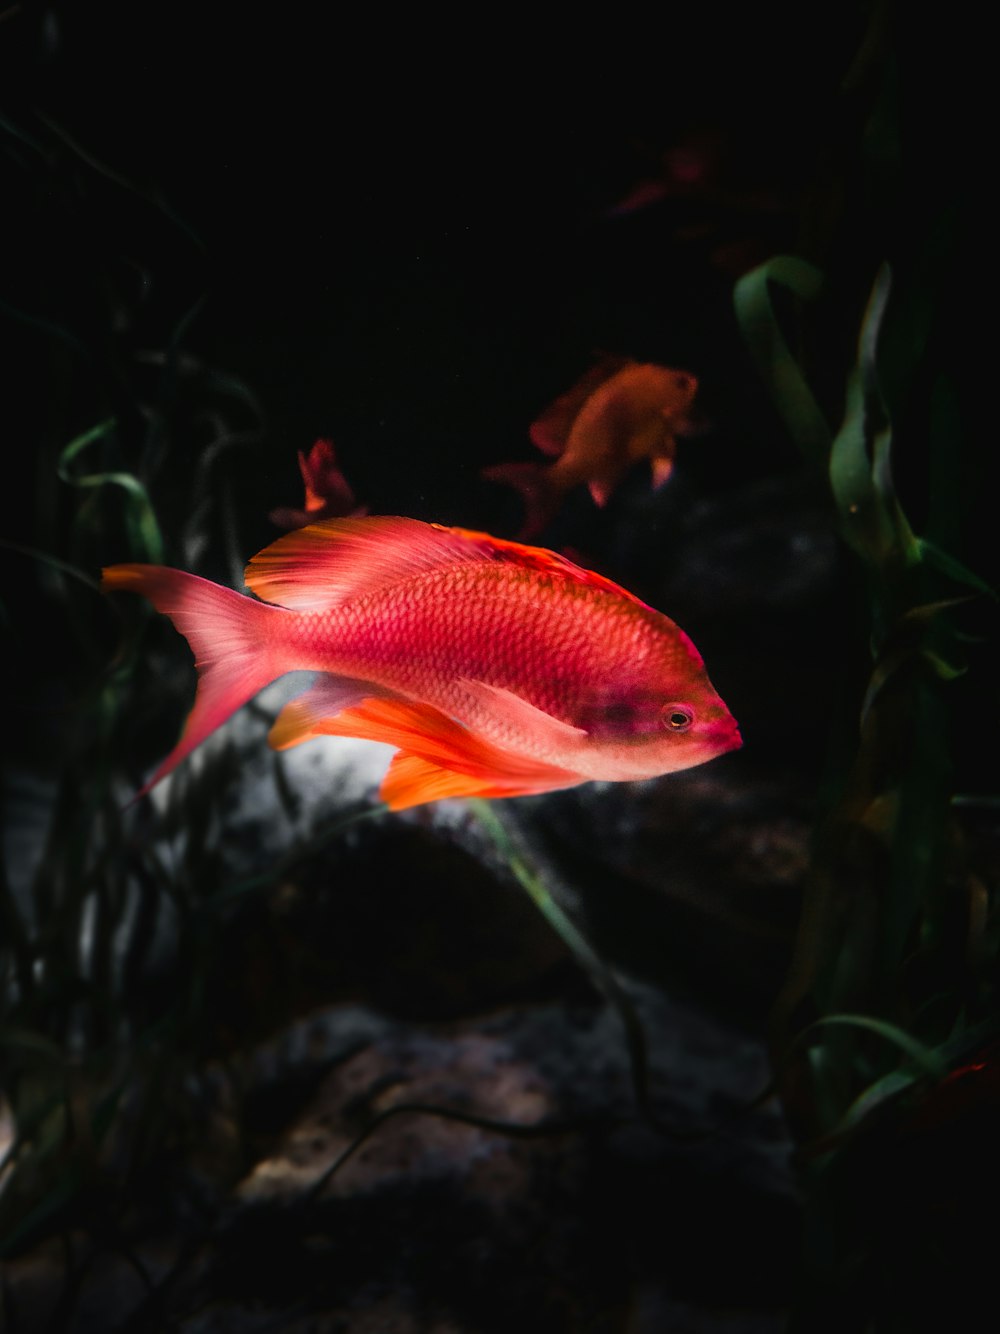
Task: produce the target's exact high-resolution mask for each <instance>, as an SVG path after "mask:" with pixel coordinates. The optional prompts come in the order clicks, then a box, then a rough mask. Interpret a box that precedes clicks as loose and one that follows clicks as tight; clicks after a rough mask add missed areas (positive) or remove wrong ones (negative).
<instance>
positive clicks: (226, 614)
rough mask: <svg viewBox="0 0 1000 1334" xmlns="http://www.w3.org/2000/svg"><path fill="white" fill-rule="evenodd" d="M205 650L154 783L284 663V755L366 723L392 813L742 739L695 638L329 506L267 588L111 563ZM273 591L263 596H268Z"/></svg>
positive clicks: (621, 769) (588, 583)
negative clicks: (304, 686)
mask: <svg viewBox="0 0 1000 1334" xmlns="http://www.w3.org/2000/svg"><path fill="white" fill-rule="evenodd" d="M103 577H104V586H105V587H106V588H108V589H116V590H117V589H122V590H131V591H133V592H137V593H142V594H144V595H145V596H146V597H147V598H149V600H150V601H151V602H152V603H153V605H154V606H155V607H156V608H157V610H158V611H161V612H164V613H165V614H166V615H168V616H169V617H170V618H171V620H172V622H173V624H174V626H175V627H176V629H177V630H179V631H180V633H181V634H182V635H184V636H185V638H186V639H187V640H188V643H189V644H190V646H191V648H192V649H193V651H194V655H195V666H196V667H197V670H198V687H197V693H196V695H195V702H194V707H193V709H192V711H191V714H190V716H189V717H188V720H187V723H186V725H185V727H184V730H183V733H182V735H181V738H180V740H179V742H178V743H177V745H176V746H175V747H174V749H173V750H172V751H171V753H170V754H169V755H168V756H167V758H166V759H165V760H164V761H163V763H162V764H161V765H160V766H159V768H158V769H157V770H156V772H155V773H154V774H153V777H152V778H151V779H150V781H149V783H148V784H147V785H146V787H145V788H144V789H143V791H147V790H148V789H149V788H150V787H152V786H153V784H154V783H157V782H159V780H160V779H161V778H163V777H164V776H165V775H167V774H168V773H170V771H171V770H172V769H174V768H175V767H176V765H177V764H179V763H180V761H181V760H183V759H184V757H185V756H186V755H188V754H190V752H191V751H192V750H194V748H195V747H196V746H198V745H199V744H200V743H201V742H202V741H203V740H204V739H205V738H206V737H207V736H208V735H209V734H210V733H211V732H213V731H214V730H215V729H216V728H217V727H219V726H220V725H221V724H222V723H223V722H225V720H226V719H227V718H228V717H230V715H231V714H233V713H234V712H235V711H236V710H237V709H238V708H239V707H240V706H241V705H242V704H245V703H246V702H247V701H248V700H249V699H250V698H251V697H252V696H254V695H256V694H257V693H258V691H260V690H262V689H263V688H264V687H265V686H267V685H268V684H270V682H272V681H273V680H275V679H276V678H277V677H280V676H282V675H283V674H284V673H286V672H290V671H296V670H299V669H306V670H312V671H315V672H319V673H320V676H319V678H318V680H317V681H316V682H315V683H314V684H313V685H312V686H311V687H310V688H309V689H308V690H307V691H306V692H305V693H304V694H303V695H301V696H299V697H298V698H297V699H294V700H292V701H291V702H290V703H288V704H286V705H285V707H284V708H283V710H282V711H281V713H280V714H279V716H278V718H277V720H276V721H275V723H274V725H273V727H272V729H271V732H270V736H269V740H270V742H271V745H272V746H274V747H275V748H277V749H283V748H285V747H288V746H294V745H298V744H299V743H300V742H303V741H307V740H309V739H310V738H312V737H318V736H351V737H366V738H370V739H372V740H375V741H383V742H388V743H389V744H391V745H394V746H397V747H398V748H399V751H398V754H397V755H396V756H395V757H394V758H393V760H392V763H391V764H390V767H389V770H388V773H387V774H386V777H385V779H384V781H383V783H382V786H381V790H380V792H381V796H382V798H383V799H384V800H385V801H386V802H387V803H388V804H389V806H390V807H391V808H392V809H393V810H403V809H405V808H407V807H410V806H417V805H420V804H421V803H424V802H430V801H436V800H438V799H439V798H441V797H455V796H481V797H510V796H517V795H520V794H524V793H534V792H547V791H551V790H554V789H556V788H567V787H574V786H576V785H577V784H579V783H584V782H587V781H588V780H591V779H604V780H626V779H641V778H652V777H655V776H656V775H658V774H663V773H668V772H671V771H672V770H676V769H685V768H687V767H689V766H690V765H694V764H700V763H702V762H703V761H705V760H710V759H712V758H713V757H714V756H716V755H721V754H723V753H724V752H725V751H728V750H732V749H734V748H736V747H738V746H739V745H740V744H741V741H740V734H739V731H738V729H737V725H736V723H735V721H734V720H733V718H732V716H731V715H730V713H729V710H728V709H727V708H726V706H725V704H724V703H723V702H722V700H721V699H720V698H719V696H718V695H717V694H716V692H715V690H714V689H713V688H712V685H711V683H710V681H709V679H708V677H707V675H706V674H705V669H704V666H703V664H702V660H701V658H700V656H699V654H698V651H697V649H696V648H695V646H694V645H693V644H692V642H691V640H690V639H689V638H688V637H687V635H686V634H685V633H684V632H683V631H682V630H681V629H680V628H679V627H678V626H676V625H675V624H674V622H673V621H671V620H669V619H668V618H667V617H666V616H664V615H661V613H660V612H658V611H654V610H653V609H652V608H651V607H648V606H646V605H645V604H644V603H642V602H640V601H639V599H638V598H636V597H634V596H633V595H632V594H631V593H628V592H626V591H625V589H623V588H620V587H619V586H618V585H617V584H614V583H612V582H611V581H610V580H609V579H606V578H604V577H603V576H601V575H598V574H593V573H591V572H589V571H587V570H584V569H581V568H580V567H579V566H577V565H573V564H571V562H569V561H568V560H565V559H564V558H563V557H561V556H557V555H555V554H554V553H553V552H551V551H545V550H542V549H541V548H538V547H529V546H523V545H521V544H520V543H517V542H508V541H504V540H502V539H500V538H495V537H490V536H489V535H488V534H486V533H475V532H469V531H467V530H465V529H461V528H443V527H439V526H438V525H436V524H428V523H422V522H420V521H419V520H416V519H405V518H383V517H379V518H355V519H329V520H325V521H323V522H321V523H317V524H312V525H310V526H309V527H307V528H301V529H298V530H297V531H295V532H291V533H288V534H286V535H285V536H284V537H281V538H279V539H278V540H277V541H276V542H274V543H272V544H271V545H270V546H268V547H266V548H265V549H264V550H263V551H261V552H260V553H259V554H258V555H256V556H254V558H253V559H252V560H251V561H250V564H249V565H248V566H247V570H246V582H247V585H248V587H249V588H250V590H251V591H252V592H253V593H254V594H256V595H257V596H256V598H254V597H248V596H246V595H245V594H242V593H237V592H234V591H233V590H232V589H229V588H223V587H221V586H220V585H218V584H214V583H212V582H210V581H209V580H206V579H202V578H199V577H198V576H196V575H192V574H186V573H184V572H183V571H181V570H172V569H167V568H164V567H163V566H159V565H112V566H109V567H108V568H106V569H105V570H104V572H103ZM258 599H262V600H258Z"/></svg>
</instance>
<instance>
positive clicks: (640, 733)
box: [579, 618, 743, 779]
mask: <svg viewBox="0 0 1000 1334" xmlns="http://www.w3.org/2000/svg"><path fill="white" fill-rule="evenodd" d="M664 619H665V618H664ZM668 624H672V623H668ZM672 631H673V633H672V635H671V636H669V637H668V638H667V639H666V642H664V643H662V644H661V645H659V646H658V648H659V651H658V652H654V653H651V654H649V655H648V656H646V655H643V654H641V653H640V654H637V655H636V658H635V659H633V660H631V661H629V662H628V663H623V664H622V669H621V671H619V672H614V673H612V674H609V676H608V677H607V679H605V680H604V681H603V682H601V683H600V684H599V685H597V686H594V687H592V689H591V690H590V692H589V695H588V698H587V699H586V701H584V702H583V704H582V706H581V709H580V713H579V725H580V726H581V727H582V728H584V729H585V730H586V733H587V738H588V742H587V749H588V751H589V757H588V767H593V768H594V770H595V771H594V772H593V773H592V774H591V776H592V777H595V778H605V779H638V778H654V777H656V776H657V775H658V774H664V773H672V772H674V771H676V770H678V769H688V768H691V767H692V766H693V765H696V764H703V763H704V762H705V761H706V760H711V759H714V758H715V757H716V756H718V755H724V754H725V753H726V752H727V751H730V750H737V749H739V747H740V746H742V744H743V740H742V738H741V736H740V730H739V726H738V725H737V722H736V719H735V718H734V717H733V715H732V714H731V713H730V712H729V709H728V708H727V707H726V705H725V703H724V702H723V700H722V698H721V697H720V696H719V694H718V693H717V691H716V690H715V688H714V686H713V685H712V683H711V681H710V680H709V678H708V674H707V673H706V671H705V668H704V665H703V664H702V660H701V657H700V655H699V654H698V651H697V649H696V648H695V647H694V645H693V644H692V642H691V640H690V639H689V638H688V637H687V635H685V634H684V632H683V631H681V630H680V629H678V628H677V627H676V626H672ZM597 769H599V770H600V772H596V770H597Z"/></svg>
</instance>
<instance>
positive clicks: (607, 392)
mask: <svg viewBox="0 0 1000 1334" xmlns="http://www.w3.org/2000/svg"><path fill="white" fill-rule="evenodd" d="M697 392H698V380H697V377H696V376H694V375H692V374H691V372H690V371H682V370H674V369H671V368H670V367H668V366H657V365H654V364H653V363H651V362H641V361H635V360H633V359H632V358H622V357H607V358H604V359H603V360H602V361H600V362H599V363H598V364H597V365H596V366H594V367H592V369H591V370H590V371H588V372H587V374H586V375H584V376H583V377H582V378H581V379H580V380H579V381H578V382H577V383H576V384H575V385H574V386H573V388H572V389H570V390H568V391H567V392H566V393H565V394H562V395H560V396H559V397H558V398H557V399H556V400H555V401H554V402H553V403H551V404H550V405H549V407H548V408H546V409H545V411H544V412H543V413H542V414H541V416H540V417H538V418H537V419H536V420H535V421H534V422H533V423H532V425H531V428H530V436H531V440H532V442H533V444H534V445H535V446H536V447H537V448H538V449H540V450H541V451H542V452H543V453H544V454H548V455H550V456H552V457H554V458H555V462H554V463H552V464H549V465H548V466H545V465H540V464H537V463H501V464H494V465H491V466H490V467H488V468H485V469H483V472H482V476H483V477H484V478H485V479H486V480H488V481H494V482H504V483H507V484H509V485H511V486H515V487H517V488H518V489H519V490H520V491H521V493H522V497H523V499H524V504H525V514H524V521H523V524H522V527H521V529H520V532H519V534H518V536H519V538H520V539H521V540H527V539H528V538H532V537H537V536H538V534H539V533H541V532H542V531H543V530H544V529H545V528H546V527H547V525H548V524H549V523H550V522H551V521H552V519H553V517H554V516H555V514H556V513H557V511H558V509H559V506H560V504H561V502H562V499H563V497H564V496H565V495H566V493H567V492H569V491H571V490H573V489H574V488H575V487H577V486H583V485H586V486H587V487H588V489H589V491H590V494H591V496H592V498H593V500H594V503H595V504H596V505H598V506H599V507H602V508H603V507H604V506H605V505H606V504H607V503H608V500H609V499H610V497H611V495H612V493H613V492H614V490H615V488H616V487H617V486H618V485H619V483H620V482H621V480H622V478H623V477H624V476H625V474H626V473H627V472H628V471H629V469H630V468H632V467H633V465H634V464H636V463H638V462H639V461H640V460H641V459H649V462H650V465H651V469H652V476H653V486H654V488H659V487H661V486H663V484H664V483H665V482H666V481H667V479H668V478H669V477H670V474H671V472H672V471H673V466H674V457H675V455H676V452H677V436H678V435H679V434H681V435H683V434H684V433H685V432H687V431H690V430H692V429H693V428H694V425H695V421H694V417H693V415H692V405H693V403H694V399H695V395H696V394H697Z"/></svg>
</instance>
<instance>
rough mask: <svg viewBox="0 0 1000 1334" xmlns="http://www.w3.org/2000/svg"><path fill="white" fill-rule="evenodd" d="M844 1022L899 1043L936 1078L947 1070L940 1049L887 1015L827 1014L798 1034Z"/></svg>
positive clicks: (898, 1044) (900, 1046)
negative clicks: (885, 1017)
mask: <svg viewBox="0 0 1000 1334" xmlns="http://www.w3.org/2000/svg"><path fill="white" fill-rule="evenodd" d="M836 1026H845V1027H849V1028H860V1029H865V1030H867V1031H868V1032H870V1033H877V1034H878V1036H879V1037H881V1038H884V1039H885V1040H886V1042H890V1043H892V1045H893V1046H895V1047H898V1048H899V1050H900V1051H902V1052H903V1053H904V1054H905V1055H906V1056H908V1057H909V1058H910V1060H912V1061H913V1062H915V1064H916V1065H918V1066H919V1067H920V1069H921V1070H923V1071H924V1072H925V1073H926V1074H929V1075H932V1076H933V1077H934V1078H935V1079H943V1078H944V1076H945V1075H946V1074H947V1071H948V1066H947V1063H946V1062H945V1061H944V1060H943V1059H942V1057H941V1055H940V1053H939V1052H937V1051H934V1050H933V1049H932V1048H930V1047H926V1046H924V1044H923V1043H922V1042H920V1041H918V1040H917V1039H916V1038H915V1037H913V1036H912V1035H911V1034H909V1033H907V1032H905V1031H904V1030H903V1029H902V1028H899V1027H898V1026H897V1025H896V1024H891V1023H890V1022H889V1021H888V1020H887V1019H876V1018H875V1017H874V1016H873V1015H869V1014H828V1015H825V1016H824V1017H823V1018H822V1019H816V1020H814V1022H813V1023H811V1024H810V1025H809V1026H808V1027H807V1028H805V1029H803V1030H802V1032H801V1033H800V1034H799V1038H800V1039H801V1038H804V1037H805V1036H806V1034H808V1033H812V1032H814V1031H815V1030H816V1029H817V1028H827V1027H836Z"/></svg>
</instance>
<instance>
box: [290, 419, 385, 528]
mask: <svg viewBox="0 0 1000 1334" xmlns="http://www.w3.org/2000/svg"><path fill="white" fill-rule="evenodd" d="M298 453H299V472H300V473H301V474H302V482H303V485H304V486H305V501H304V503H303V508H302V509H293V508H291V507H289V506H281V507H280V508H278V509H275V510H272V511H271V513H270V515H269V516H268V517H269V518H270V520H271V522H272V523H274V524H277V526H278V527H279V528H304V527H305V526H306V524H309V523H315V522H316V521H317V520H319V519H336V518H341V517H343V516H356V515H361V514H367V512H368V509H367V506H365V505H358V503H357V501H356V500H355V498H354V492H353V491H352V490H351V487H350V483H349V482H348V480H347V478H346V477H345V476H344V474H343V472H342V471H341V469H340V466H339V464H338V463H337V453H336V450H335V449H334V447H333V441H332V440H317V441H316V443H315V444H314V445H313V447H312V449H310V451H309V453H308V454H305V453H304V452H303V451H302V450H301V449H300V450H299V451H298Z"/></svg>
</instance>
